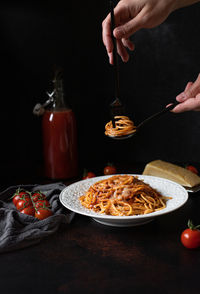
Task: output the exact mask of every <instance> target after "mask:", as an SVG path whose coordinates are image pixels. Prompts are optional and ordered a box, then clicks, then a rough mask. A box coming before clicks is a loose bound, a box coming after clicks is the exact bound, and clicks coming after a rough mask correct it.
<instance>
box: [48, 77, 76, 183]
mask: <svg viewBox="0 0 200 294" xmlns="http://www.w3.org/2000/svg"><path fill="white" fill-rule="evenodd" d="M53 84H54V90H53V92H52V96H51V99H52V103H51V106H50V107H48V109H45V111H44V114H43V117H42V137H43V154H44V172H45V176H46V177H47V178H51V179H69V178H73V177H76V176H77V175H78V156H77V128H76V120H75V115H74V112H73V111H72V109H71V108H70V107H69V106H67V105H66V102H65V99H64V98H65V97H64V89H63V78H62V73H60V72H57V73H56V74H55V78H54V80H53Z"/></svg>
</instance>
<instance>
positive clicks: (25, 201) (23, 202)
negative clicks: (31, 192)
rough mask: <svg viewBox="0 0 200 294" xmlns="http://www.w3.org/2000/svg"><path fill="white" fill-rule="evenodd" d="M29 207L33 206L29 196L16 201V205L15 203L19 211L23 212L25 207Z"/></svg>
mask: <svg viewBox="0 0 200 294" xmlns="http://www.w3.org/2000/svg"><path fill="white" fill-rule="evenodd" d="M30 206H33V203H32V201H31V199H30V197H29V196H28V197H27V196H26V198H24V199H20V200H18V201H17V203H16V208H17V209H18V210H19V211H21V210H23V209H24V208H26V207H30Z"/></svg>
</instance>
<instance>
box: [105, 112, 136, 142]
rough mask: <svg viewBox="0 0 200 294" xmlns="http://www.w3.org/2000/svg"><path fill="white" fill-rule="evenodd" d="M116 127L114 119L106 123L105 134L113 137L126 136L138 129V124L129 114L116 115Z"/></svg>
mask: <svg viewBox="0 0 200 294" xmlns="http://www.w3.org/2000/svg"><path fill="white" fill-rule="evenodd" d="M114 119H115V127H113V123H112V121H109V122H108V123H107V124H106V125H105V135H106V136H111V137H117V136H126V135H130V134H132V133H134V132H135V131H136V126H135V125H134V123H133V122H132V120H130V119H129V117H128V116H115V117H114Z"/></svg>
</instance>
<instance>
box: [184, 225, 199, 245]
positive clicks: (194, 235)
mask: <svg viewBox="0 0 200 294" xmlns="http://www.w3.org/2000/svg"><path fill="white" fill-rule="evenodd" d="M199 227H200V226H194V225H193V223H192V221H191V220H189V221H188V228H187V229H185V230H184V231H183V232H182V233H181V243H182V244H183V245H184V246H185V247H186V248H189V249H194V248H198V247H199V246H200V230H198V228H199Z"/></svg>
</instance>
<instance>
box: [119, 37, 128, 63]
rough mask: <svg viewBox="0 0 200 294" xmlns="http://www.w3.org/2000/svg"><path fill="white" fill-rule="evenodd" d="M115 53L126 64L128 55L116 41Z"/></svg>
mask: <svg viewBox="0 0 200 294" xmlns="http://www.w3.org/2000/svg"><path fill="white" fill-rule="evenodd" d="M117 52H118V54H119V55H120V56H121V59H122V61H123V62H127V61H128V60H129V54H128V52H127V50H126V48H125V47H124V45H123V44H122V41H121V40H117Z"/></svg>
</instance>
